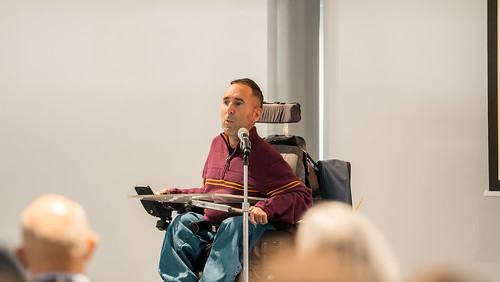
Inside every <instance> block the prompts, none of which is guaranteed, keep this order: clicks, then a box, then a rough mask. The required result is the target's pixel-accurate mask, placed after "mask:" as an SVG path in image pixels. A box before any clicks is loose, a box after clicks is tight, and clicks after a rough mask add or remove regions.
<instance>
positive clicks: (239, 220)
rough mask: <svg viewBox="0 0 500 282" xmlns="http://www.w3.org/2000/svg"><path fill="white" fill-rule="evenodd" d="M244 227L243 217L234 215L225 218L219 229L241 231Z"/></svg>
mask: <svg viewBox="0 0 500 282" xmlns="http://www.w3.org/2000/svg"><path fill="white" fill-rule="evenodd" d="M242 229H243V217H242V216H233V217H229V218H226V219H224V221H222V223H221V224H220V226H219V230H230V231H233V232H234V231H239V230H242Z"/></svg>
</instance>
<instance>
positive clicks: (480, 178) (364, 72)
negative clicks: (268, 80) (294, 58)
mask: <svg viewBox="0 0 500 282" xmlns="http://www.w3.org/2000/svg"><path fill="white" fill-rule="evenodd" d="M325 33H326V39H325V95H326V96H327V102H326V103H325V107H326V111H327V114H328V117H327V120H326V121H325V122H326V124H327V130H328V132H327V135H326V136H327V137H326V139H327V140H325V144H328V145H327V148H325V152H326V156H327V157H334V158H340V159H346V160H349V161H351V162H352V167H353V172H352V173H353V174H352V176H353V178H352V182H353V183H352V189H353V197H354V199H353V202H354V204H357V203H358V201H360V199H361V198H363V202H362V204H361V206H360V208H359V210H360V211H363V212H364V213H366V214H367V215H368V216H370V217H371V218H372V219H373V220H374V221H375V222H376V223H377V224H378V225H379V226H380V227H381V228H382V229H383V230H384V232H385V233H386V235H387V237H388V238H389V240H390V242H391V243H392V245H393V247H394V249H395V252H396V255H397V256H398V258H399V260H400V262H401V267H402V272H403V275H404V276H408V275H410V274H411V273H413V272H414V271H416V270H417V269H419V268H420V267H423V266H427V265H429V264H434V263H447V264H452V265H455V266H460V267H464V269H467V270H469V271H477V272H479V273H481V274H482V275H483V276H485V277H487V278H489V279H490V281H498V277H500V240H499V238H500V224H499V223H500V198H485V197H483V191H484V190H485V189H487V185H488V174H487V163H488V160H487V92H486V82H487V80H486V0H467V1H465V0H461V1H457V0H423V1H410V0H403V1H401V0H377V1H367V0H325Z"/></svg>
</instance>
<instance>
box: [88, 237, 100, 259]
mask: <svg viewBox="0 0 500 282" xmlns="http://www.w3.org/2000/svg"><path fill="white" fill-rule="evenodd" d="M98 243H99V236H98V235H97V234H96V233H94V232H92V233H90V234H89V236H88V238H87V253H86V254H85V260H86V261H89V260H90V258H91V257H92V255H93V254H94V250H95V248H96V247H97V244H98Z"/></svg>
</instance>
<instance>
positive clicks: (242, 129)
mask: <svg viewBox="0 0 500 282" xmlns="http://www.w3.org/2000/svg"><path fill="white" fill-rule="evenodd" d="M243 134H246V135H247V136H248V135H249V133H248V129H246V128H244V127H242V128H240V129H239V130H238V138H240V139H241V137H242V136H243Z"/></svg>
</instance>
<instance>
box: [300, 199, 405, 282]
mask: <svg viewBox="0 0 500 282" xmlns="http://www.w3.org/2000/svg"><path fill="white" fill-rule="evenodd" d="M296 254H297V257H298V258H299V259H302V261H309V262H310V261H311V258H316V259H315V261H319V260H323V261H324V260H328V262H326V263H322V265H323V268H326V269H325V270H326V271H331V273H330V274H331V275H332V276H334V275H336V274H335V272H336V271H335V269H337V270H342V272H343V274H342V275H344V277H343V278H342V279H331V280H330V279H329V280H328V281H372V282H393V281H399V279H400V275H399V267H398V264H397V262H396V260H395V257H394V256H393V253H392V251H391V249H390V248H389V245H388V244H387V242H386V240H385V238H384V237H383V236H382V233H381V232H380V231H379V230H378V228H377V227H376V226H375V225H374V224H373V223H372V222H371V221H370V220H369V219H368V218H366V217H365V216H363V215H362V214H360V213H359V212H357V213H354V212H353V211H352V207H351V206H348V205H346V204H343V203H340V202H326V203H322V204H319V205H317V206H315V207H313V208H312V209H310V210H308V211H307V212H306V213H305V215H304V217H303V219H302V221H301V223H300V225H299V229H298V231H297V236H296ZM318 258H319V259H318ZM337 273H338V272H337ZM318 281H319V280H318Z"/></svg>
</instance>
